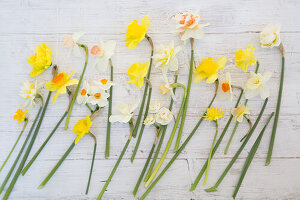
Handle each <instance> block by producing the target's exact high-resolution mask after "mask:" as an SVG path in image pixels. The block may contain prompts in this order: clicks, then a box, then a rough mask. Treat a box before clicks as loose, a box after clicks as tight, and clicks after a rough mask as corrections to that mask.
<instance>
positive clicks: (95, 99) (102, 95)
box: [87, 85, 109, 107]
mask: <svg viewBox="0 0 300 200" xmlns="http://www.w3.org/2000/svg"><path fill="white" fill-rule="evenodd" d="M89 95H90V96H89V97H90V98H89V99H88V102H87V103H91V104H92V105H96V104H97V105H98V106H99V107H104V106H107V105H108V101H107V98H108V97H109V94H108V93H107V92H105V90H103V89H102V88H101V87H99V85H93V86H92V87H91V89H90V91H89Z"/></svg>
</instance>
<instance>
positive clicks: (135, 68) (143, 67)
mask: <svg viewBox="0 0 300 200" xmlns="http://www.w3.org/2000/svg"><path fill="white" fill-rule="evenodd" d="M149 66H150V62H146V63H145V64H142V63H139V62H138V63H135V64H133V65H131V67H129V69H128V72H127V74H128V76H129V78H130V81H126V82H127V83H133V84H135V86H136V87H137V88H139V89H141V88H142V86H143V84H144V78H145V76H146V75H147V72H148V68H149Z"/></svg>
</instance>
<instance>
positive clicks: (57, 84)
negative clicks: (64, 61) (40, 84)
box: [45, 71, 78, 103]
mask: <svg viewBox="0 0 300 200" xmlns="http://www.w3.org/2000/svg"><path fill="white" fill-rule="evenodd" d="M74 73H75V72H74V71H73V72H72V73H71V74H70V75H69V74H67V73H65V72H60V73H58V74H57V75H56V76H55V77H54V78H53V80H51V81H48V82H47V83H46V84H45V88H46V89H47V90H49V91H55V90H56V93H55V95H54V97H53V99H52V102H53V103H55V102H56V99H57V97H58V96H59V95H60V94H65V93H66V92H67V86H70V85H76V84H78V80H77V79H70V78H71V76H72V75H73V74H74Z"/></svg>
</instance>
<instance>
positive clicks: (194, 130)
mask: <svg viewBox="0 0 300 200" xmlns="http://www.w3.org/2000/svg"><path fill="white" fill-rule="evenodd" d="M215 98H216V94H215V95H214V97H213V99H212V100H211V102H210V104H209V106H208V108H210V107H211V105H212V104H213V102H214V100H215ZM204 114H205V113H204ZM204 114H203V115H202V117H201V118H200V120H199V121H198V123H197V124H196V126H195V127H194V129H193V130H192V132H191V133H190V135H189V136H188V137H187V138H186V140H185V141H184V142H183V144H182V145H181V146H180V147H179V149H178V151H176V152H175V154H174V155H173V157H172V158H171V160H170V161H169V162H168V164H167V165H166V166H165V168H164V169H163V170H162V172H161V173H160V174H159V175H158V176H157V178H156V179H155V180H154V181H153V183H152V184H151V185H150V186H149V188H148V189H147V191H146V192H145V193H144V194H143V195H142V196H141V198H140V200H143V199H145V197H146V196H147V195H148V194H149V192H150V191H151V190H152V189H153V187H154V186H155V185H156V184H157V182H158V181H159V180H160V179H161V178H162V176H163V175H164V174H165V173H166V171H167V170H168V169H169V168H170V167H171V165H172V164H173V163H174V161H175V160H176V158H177V157H178V156H179V155H180V153H181V152H182V151H183V150H184V148H185V147H186V145H187V144H188V143H189V141H190V140H191V138H192V137H193V136H194V134H195V133H196V131H197V129H198V128H199V126H200V124H201V123H202V121H203V116H204Z"/></svg>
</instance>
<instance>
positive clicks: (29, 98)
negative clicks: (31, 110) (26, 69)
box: [19, 81, 41, 107]
mask: <svg viewBox="0 0 300 200" xmlns="http://www.w3.org/2000/svg"><path fill="white" fill-rule="evenodd" d="M40 87H41V84H39V85H38V83H37V81H35V83H30V82H29V81H25V82H24V83H23V85H22V87H21V90H20V93H19V95H20V96H21V97H23V98H24V99H26V102H25V105H24V106H25V107H27V106H29V107H35V106H36V102H35V98H36V95H37V94H38V93H37V90H38V89H39V88H40Z"/></svg>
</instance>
